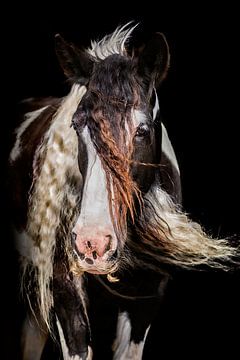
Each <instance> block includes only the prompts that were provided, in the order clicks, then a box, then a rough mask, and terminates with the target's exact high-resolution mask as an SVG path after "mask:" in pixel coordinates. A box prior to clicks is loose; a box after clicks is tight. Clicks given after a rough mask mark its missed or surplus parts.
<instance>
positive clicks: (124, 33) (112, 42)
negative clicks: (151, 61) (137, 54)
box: [87, 22, 138, 61]
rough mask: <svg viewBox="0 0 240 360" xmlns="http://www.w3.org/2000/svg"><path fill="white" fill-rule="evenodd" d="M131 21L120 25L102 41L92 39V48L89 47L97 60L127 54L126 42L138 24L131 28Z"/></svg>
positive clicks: (88, 51)
mask: <svg viewBox="0 0 240 360" xmlns="http://www.w3.org/2000/svg"><path fill="white" fill-rule="evenodd" d="M130 24H131V22H129V23H127V24H125V25H124V26H121V27H118V28H117V29H116V30H115V31H114V32H113V33H112V34H110V35H106V36H104V38H103V39H102V40H100V41H98V42H97V41H91V48H88V49H87V53H88V54H90V55H91V56H92V57H93V58H94V59H95V60H97V61H98V60H104V59H106V58H107V57H108V56H110V55H113V54H119V55H126V49H125V44H126V42H127V40H129V38H130V35H131V33H132V32H133V30H134V29H135V27H136V26H137V25H138V24H136V25H134V26H132V27H130V28H129V25H130Z"/></svg>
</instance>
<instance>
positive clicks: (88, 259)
mask: <svg viewBox="0 0 240 360" xmlns="http://www.w3.org/2000/svg"><path fill="white" fill-rule="evenodd" d="M85 261H86V263H88V264H89V265H92V264H93V260H92V259H90V258H86V259H85Z"/></svg>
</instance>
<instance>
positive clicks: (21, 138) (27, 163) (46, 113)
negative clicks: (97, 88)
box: [8, 98, 61, 230]
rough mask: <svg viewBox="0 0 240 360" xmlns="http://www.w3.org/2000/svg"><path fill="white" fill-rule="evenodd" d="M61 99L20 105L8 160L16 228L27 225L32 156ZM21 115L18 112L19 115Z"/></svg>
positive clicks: (49, 99) (32, 101) (22, 227)
mask: <svg viewBox="0 0 240 360" xmlns="http://www.w3.org/2000/svg"><path fill="white" fill-rule="evenodd" d="M60 102H61V99H57V98H46V99H41V100H36V99H29V100H25V101H24V102H23V103H22V104H21V106H20V107H21V108H20V110H21V114H20V115H19V117H20V121H19V124H20V125H19V126H18V127H17V129H16V130H15V142H14V145H13V147H12V150H11V153H10V157H9V162H10V166H9V174H8V182H9V194H10V202H11V203H12V205H13V206H12V209H13V223H14V225H15V226H16V228H17V229H20V230H22V229H24V228H25V225H26V220H27V219H26V216H27V206H28V196H29V190H30V187H31V184H32V180H33V163H34V158H35V153H36V150H37V149H38V147H39V146H40V144H41V142H42V140H43V137H44V134H45V133H46V131H47V130H48V128H49V126H50V124H51V120H52V118H53V116H54V114H55V112H56V111H57V109H58V107H59V105H60ZM19 113H20V112H19Z"/></svg>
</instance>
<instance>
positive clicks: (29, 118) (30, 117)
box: [9, 106, 48, 162]
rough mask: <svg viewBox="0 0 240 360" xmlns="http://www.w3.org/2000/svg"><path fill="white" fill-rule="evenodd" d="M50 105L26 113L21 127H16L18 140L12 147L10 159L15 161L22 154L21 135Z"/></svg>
mask: <svg viewBox="0 0 240 360" xmlns="http://www.w3.org/2000/svg"><path fill="white" fill-rule="evenodd" d="M47 107H48V106H44V107H43V108H41V109H38V110H35V111H31V112H29V113H27V114H26V115H25V119H26V120H24V121H23V122H22V124H21V125H20V126H19V128H17V129H16V141H15V144H14V147H13V148H12V151H11V153H10V158H9V159H10V161H12V162H13V161H15V160H16V159H17V158H18V157H19V156H20V154H21V151H22V149H21V137H22V135H23V133H24V131H25V130H26V129H27V128H28V127H29V125H30V124H31V123H32V122H33V121H34V120H35V119H37V117H38V116H39V115H40V114H41V113H42V112H43V111H44V110H45V109H47Z"/></svg>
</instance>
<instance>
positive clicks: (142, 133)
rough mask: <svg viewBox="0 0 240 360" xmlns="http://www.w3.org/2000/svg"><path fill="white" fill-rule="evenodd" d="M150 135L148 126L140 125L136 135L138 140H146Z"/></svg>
mask: <svg viewBox="0 0 240 360" xmlns="http://www.w3.org/2000/svg"><path fill="white" fill-rule="evenodd" d="M149 134H150V129H149V127H148V126H147V125H145V124H144V125H140V126H139V127H138V128H137V131H136V133H135V137H136V138H145V137H146V136H148V135H149Z"/></svg>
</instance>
